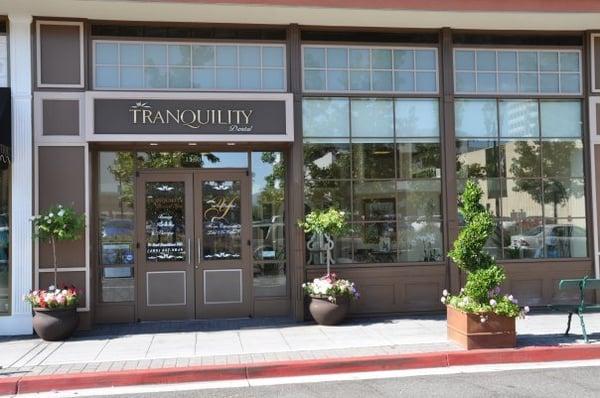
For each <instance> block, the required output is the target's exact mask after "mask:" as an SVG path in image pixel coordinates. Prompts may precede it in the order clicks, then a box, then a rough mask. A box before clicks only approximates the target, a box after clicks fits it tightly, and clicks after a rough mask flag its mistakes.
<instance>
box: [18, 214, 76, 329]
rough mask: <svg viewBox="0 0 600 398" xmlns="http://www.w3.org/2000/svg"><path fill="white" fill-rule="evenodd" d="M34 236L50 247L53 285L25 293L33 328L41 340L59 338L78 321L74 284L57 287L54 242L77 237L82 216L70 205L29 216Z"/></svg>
mask: <svg viewBox="0 0 600 398" xmlns="http://www.w3.org/2000/svg"><path fill="white" fill-rule="evenodd" d="M32 223H33V226H34V238H38V239H39V240H40V241H44V242H48V243H49V244H50V245H51V247H52V261H53V266H54V284H53V285H52V286H50V287H49V288H48V289H47V290H34V291H32V292H30V293H29V294H27V295H26V296H25V301H27V302H29V303H30V304H31V306H32V307H33V311H34V314H35V315H34V317H33V329H34V330H35V332H36V333H37V334H38V336H40V337H41V338H42V339H44V340H48V341H56V340H63V339H65V338H67V337H69V336H71V335H72V334H73V332H74V331H75V329H76V328H77V325H78V324H79V317H78V315H77V305H78V304H79V300H80V292H79V291H78V290H77V288H75V287H74V286H70V287H67V286H65V287H63V288H60V287H58V262H57V258H56V244H57V242H58V241H73V240H77V239H79V238H80V236H81V233H82V231H83V230H84V228H85V216H84V215H83V214H78V213H77V212H76V211H75V210H74V209H73V208H70V207H63V206H62V205H57V206H54V207H52V208H50V209H48V211H47V212H45V213H44V214H41V215H37V216H34V217H33V218H32Z"/></svg>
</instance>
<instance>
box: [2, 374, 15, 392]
mask: <svg viewBox="0 0 600 398" xmlns="http://www.w3.org/2000/svg"><path fill="white" fill-rule="evenodd" d="M18 382H19V378H18V377H7V378H6V379H2V378H0V395H14V394H16V393H17V383H18Z"/></svg>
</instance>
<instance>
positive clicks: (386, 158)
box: [352, 140, 395, 178]
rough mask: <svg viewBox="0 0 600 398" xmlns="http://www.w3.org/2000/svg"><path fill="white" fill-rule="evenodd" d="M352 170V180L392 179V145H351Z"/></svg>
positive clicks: (393, 169)
mask: <svg viewBox="0 0 600 398" xmlns="http://www.w3.org/2000/svg"><path fill="white" fill-rule="evenodd" d="M373 141H375V140H371V142H373ZM352 168H353V173H352V174H353V177H354V178H394V176H395V167H394V144H393V143H392V142H376V143H357V144H352Z"/></svg>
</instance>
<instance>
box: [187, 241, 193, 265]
mask: <svg viewBox="0 0 600 398" xmlns="http://www.w3.org/2000/svg"><path fill="white" fill-rule="evenodd" d="M187 258H188V259H187V260H188V261H187V262H188V265H192V238H188V252H187Z"/></svg>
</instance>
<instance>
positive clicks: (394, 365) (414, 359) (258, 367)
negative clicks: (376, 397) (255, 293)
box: [247, 352, 448, 379]
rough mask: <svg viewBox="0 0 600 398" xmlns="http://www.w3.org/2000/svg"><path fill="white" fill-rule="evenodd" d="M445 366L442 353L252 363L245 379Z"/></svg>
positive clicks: (446, 363)
mask: <svg viewBox="0 0 600 398" xmlns="http://www.w3.org/2000/svg"><path fill="white" fill-rule="evenodd" d="M445 366H448V361H447V358H446V353H445V352H437V353H426V354H420V353H419V354H403V355H388V356H376V357H354V358H339V359H318V360H303V361H289V362H274V363H265V364H255V365H249V366H248V368H247V377H248V379H258V378H268V377H290V376H306V375H318V374H332V373H354V372H373V371H379V370H403V369H418V368H440V367H445Z"/></svg>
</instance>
